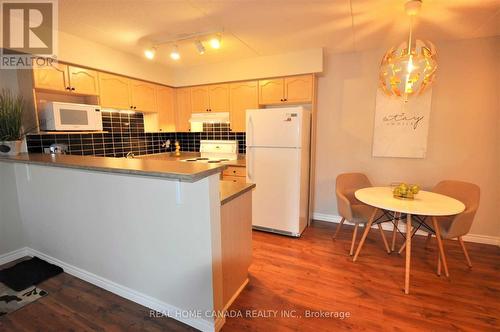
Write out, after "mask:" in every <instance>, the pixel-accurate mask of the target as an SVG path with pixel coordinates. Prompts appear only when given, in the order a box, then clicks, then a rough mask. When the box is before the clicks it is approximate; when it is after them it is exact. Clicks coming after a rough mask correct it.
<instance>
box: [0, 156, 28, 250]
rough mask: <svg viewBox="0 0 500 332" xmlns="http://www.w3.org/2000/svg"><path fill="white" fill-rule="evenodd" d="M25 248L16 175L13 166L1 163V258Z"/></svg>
mask: <svg viewBox="0 0 500 332" xmlns="http://www.w3.org/2000/svg"><path fill="white" fill-rule="evenodd" d="M24 246H25V242H24V237H23V225H22V220H21V216H20V214H19V204H18V199H17V187H16V174H15V171H14V167H12V165H11V164H6V163H2V162H0V256H2V255H4V254H6V253H9V252H12V251H14V250H17V249H20V248H22V247H24Z"/></svg>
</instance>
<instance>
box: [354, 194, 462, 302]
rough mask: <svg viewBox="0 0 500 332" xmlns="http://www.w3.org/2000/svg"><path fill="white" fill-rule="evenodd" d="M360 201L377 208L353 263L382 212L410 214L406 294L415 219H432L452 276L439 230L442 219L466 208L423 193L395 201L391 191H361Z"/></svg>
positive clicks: (446, 269) (450, 200)
mask: <svg viewBox="0 0 500 332" xmlns="http://www.w3.org/2000/svg"><path fill="white" fill-rule="evenodd" d="M354 195H355V196H356V198H357V199H358V200H359V201H361V202H363V203H365V204H367V205H370V206H373V207H375V209H374V211H373V213H372V215H371V217H370V219H369V220H368V223H367V225H366V227H365V230H364V232H363V236H362V238H361V241H360V242H359V245H358V248H357V250H356V254H355V255H354V257H353V261H356V259H357V258H358V255H359V253H360V251H361V248H362V247H363V244H364V242H365V239H366V236H367V235H368V232H369V231H370V228H371V226H372V223H373V221H374V219H375V216H376V215H377V212H378V211H379V210H386V211H393V212H394V213H399V214H406V261H405V287H404V292H405V294H409V293H410V262H411V238H412V236H411V235H412V215H420V216H429V217H431V218H432V224H433V228H434V232H435V235H436V239H437V242H438V247H439V254H440V259H441V260H442V262H443V266H444V269H445V273H446V275H447V276H448V266H447V264H446V257H445V254H444V249H443V243H442V239H441V234H440V230H439V227H438V220H437V218H436V217H438V216H451V215H456V214H459V213H461V212H463V211H464V210H465V205H464V204H463V203H462V202H460V201H459V200H456V199H454V198H451V197H449V196H445V195H442V194H438V193H433V192H430V191H423V190H421V191H419V193H418V194H416V195H415V197H414V199H401V198H395V197H394V196H393V194H392V188H391V187H369V188H363V189H359V190H357V191H356V192H355V193H354Z"/></svg>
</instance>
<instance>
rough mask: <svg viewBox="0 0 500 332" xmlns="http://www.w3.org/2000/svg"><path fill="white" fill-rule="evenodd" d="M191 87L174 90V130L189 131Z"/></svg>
mask: <svg viewBox="0 0 500 332" xmlns="http://www.w3.org/2000/svg"><path fill="white" fill-rule="evenodd" d="M191 108H192V107H191V88H180V89H176V90H175V109H176V126H175V127H176V131H182V132H186V131H189V129H190V125H189V118H190V117H191Z"/></svg>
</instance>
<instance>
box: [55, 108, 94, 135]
mask: <svg viewBox="0 0 500 332" xmlns="http://www.w3.org/2000/svg"><path fill="white" fill-rule="evenodd" d="M54 125H55V128H54V129H55V130H68V131H73V130H89V131H93V130H102V116H101V108H100V107H99V106H94V105H57V107H56V106H55V107H54Z"/></svg>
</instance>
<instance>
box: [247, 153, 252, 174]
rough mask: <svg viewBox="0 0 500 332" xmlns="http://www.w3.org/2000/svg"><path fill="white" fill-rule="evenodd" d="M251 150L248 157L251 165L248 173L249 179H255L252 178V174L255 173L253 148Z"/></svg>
mask: <svg viewBox="0 0 500 332" xmlns="http://www.w3.org/2000/svg"><path fill="white" fill-rule="evenodd" d="M249 150H250V151H248V152H249V153H250V156H249V158H248V159H249V161H250V162H249V163H248V166H249V167H248V172H247V173H248V180H250V181H253V180H252V175H253V149H252V148H250V149H249Z"/></svg>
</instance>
